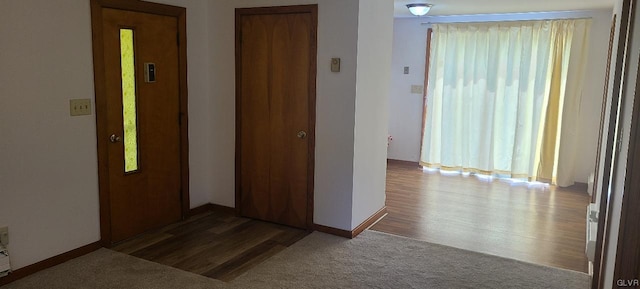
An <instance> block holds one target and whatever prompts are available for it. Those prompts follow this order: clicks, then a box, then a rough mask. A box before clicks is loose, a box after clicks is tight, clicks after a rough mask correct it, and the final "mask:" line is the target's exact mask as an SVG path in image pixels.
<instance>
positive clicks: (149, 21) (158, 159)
mask: <svg viewBox="0 0 640 289" xmlns="http://www.w3.org/2000/svg"><path fill="white" fill-rule="evenodd" d="M102 19H103V25H102V29H103V31H102V33H103V38H104V63H105V84H106V85H105V87H104V90H105V96H106V110H103V111H104V112H106V114H107V115H106V119H107V123H106V124H105V126H106V127H107V131H108V134H109V137H108V145H107V146H106V147H107V151H108V161H107V164H106V165H107V166H108V191H109V212H108V213H109V215H110V223H111V241H112V242H117V241H120V240H124V239H126V238H129V237H132V236H135V235H137V234H140V233H142V232H144V231H147V230H150V229H153V228H157V227H160V226H163V225H166V224H169V223H172V222H175V221H177V220H179V219H180V218H181V216H182V211H181V210H182V209H181V192H180V188H181V183H180V182H181V178H180V175H181V171H180V170H181V169H180V168H181V165H180V160H181V159H180V153H181V150H180V123H179V117H180V97H179V95H180V75H179V47H178V40H177V37H176V35H178V20H177V18H176V17H171V16H161V15H155V14H147V13H140V12H132V11H124V10H116V9H106V8H105V9H102ZM98 119H99V121H100V119H103V118H98Z"/></svg>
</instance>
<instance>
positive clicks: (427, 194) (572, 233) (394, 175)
mask: <svg viewBox="0 0 640 289" xmlns="http://www.w3.org/2000/svg"><path fill="white" fill-rule="evenodd" d="M589 201H590V197H589V195H588V194H587V193H586V192H585V191H580V190H573V189H561V188H556V187H554V186H547V187H528V186H527V185H523V184H520V185H515V184H509V183H506V182H505V181H501V180H495V179H494V180H493V181H492V182H489V181H482V180H479V179H478V178H476V177H475V176H468V177H464V176H460V175H457V176H444V175H441V174H440V173H434V172H431V173H430V172H425V171H423V170H422V169H421V168H420V167H418V166H417V165H415V164H413V165H411V164H408V163H404V162H398V161H389V164H388V169H387V201H386V205H387V210H388V215H387V216H386V217H385V218H383V219H382V220H381V221H380V222H378V223H377V224H376V225H374V226H373V227H372V228H371V229H373V230H376V231H381V232H386V233H391V234H396V235H401V236H406V237H410V238H415V239H420V240H425V241H429V242H433V243H439V244H445V245H449V246H453V247H458V248H462V249H467V250H472V251H478V252H484V253H489V254H493V255H498V256H503V257H507V258H513V259H518V260H522V261H526V262H531V263H536V264H541V265H546V266H553V267H559V268H564V269H570V270H575V271H581V272H587V269H588V268H587V266H588V265H587V258H586V256H585V254H584V248H585V218H586V206H587V205H588V204H589Z"/></svg>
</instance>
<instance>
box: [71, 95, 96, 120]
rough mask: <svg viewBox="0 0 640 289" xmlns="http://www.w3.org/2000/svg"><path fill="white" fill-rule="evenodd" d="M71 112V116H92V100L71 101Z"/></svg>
mask: <svg viewBox="0 0 640 289" xmlns="http://www.w3.org/2000/svg"><path fill="white" fill-rule="evenodd" d="M69 110H70V114H71V116H79V115H91V99H89V98H83V99H71V100H69Z"/></svg>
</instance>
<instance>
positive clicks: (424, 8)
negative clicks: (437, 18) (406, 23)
mask: <svg viewBox="0 0 640 289" xmlns="http://www.w3.org/2000/svg"><path fill="white" fill-rule="evenodd" d="M431 7H433V5H431V4H427V3H413V4H407V8H409V12H411V14H413V15H415V16H424V15H426V14H427V13H429V10H431Z"/></svg>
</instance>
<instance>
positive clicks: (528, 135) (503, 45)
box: [421, 20, 585, 179]
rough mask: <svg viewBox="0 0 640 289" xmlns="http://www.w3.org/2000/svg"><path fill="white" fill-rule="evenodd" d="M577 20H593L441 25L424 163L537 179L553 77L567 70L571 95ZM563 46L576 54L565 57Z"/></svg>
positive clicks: (433, 62) (432, 67)
mask: <svg viewBox="0 0 640 289" xmlns="http://www.w3.org/2000/svg"><path fill="white" fill-rule="evenodd" d="M576 21H585V20H556V21H521V22H501V23H471V24H436V25H434V26H433V33H434V34H433V38H432V43H431V47H432V49H431V57H430V70H429V79H428V88H427V103H426V109H427V112H426V119H425V121H426V122H425V124H426V125H425V131H424V139H423V146H422V153H421V164H422V165H423V166H426V167H432V168H442V169H447V170H461V171H470V172H478V173H484V174H500V175H506V176H509V177H514V178H529V179H535V178H536V177H537V173H538V166H539V160H540V158H541V151H540V148H541V144H542V140H543V139H545V136H544V133H545V131H546V129H545V127H544V123H545V120H546V118H547V116H546V113H547V110H548V105H549V94H550V90H551V88H552V87H551V83H552V78H553V77H558V70H557V69H558V68H559V69H560V72H561V73H560V75H562V77H564V80H563V82H562V83H563V85H562V86H561V90H562V91H563V92H564V91H566V86H567V85H566V78H567V73H566V72H567V71H568V64H569V61H568V59H569V58H570V57H571V55H570V54H571V49H570V48H571V42H572V35H573V31H574V27H575V25H574V23H575V22H576ZM559 37H560V38H559ZM558 39H561V40H562V42H561V43H563V44H566V45H568V48H569V49H564V48H566V47H563V49H560V50H559V51H560V52H559V53H560V54H561V55H562V56H563V57H560V58H558V55H557V52H558V51H557V49H556V48H557V45H558ZM563 59H564V60H563ZM557 61H561V62H562V63H559V64H560V65H559V66H556V65H555V64H558V63H556V62H557ZM554 69H555V70H554ZM563 94H564V93H563ZM576 96H577V97H578V103H579V94H578V93H575V94H574V95H572V96H570V97H569V98H572V99H573V98H575V97H576ZM563 101H564V99H563ZM574 102H575V100H574ZM560 117H561V118H562V114H561V115H560ZM564 131H565V130H563V132H564ZM547 140H549V139H548V138H547ZM554 140H555V139H554ZM557 151H558V150H556V151H555V152H556V153H557ZM556 159H557V158H556ZM556 168H557V166H556ZM555 171H557V170H555ZM555 171H554V172H555Z"/></svg>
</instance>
